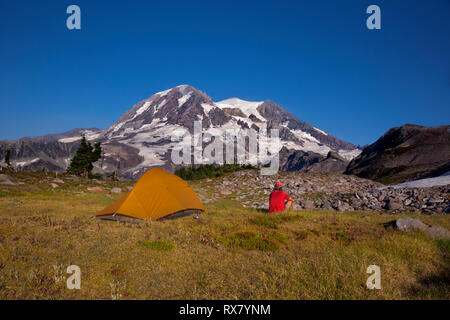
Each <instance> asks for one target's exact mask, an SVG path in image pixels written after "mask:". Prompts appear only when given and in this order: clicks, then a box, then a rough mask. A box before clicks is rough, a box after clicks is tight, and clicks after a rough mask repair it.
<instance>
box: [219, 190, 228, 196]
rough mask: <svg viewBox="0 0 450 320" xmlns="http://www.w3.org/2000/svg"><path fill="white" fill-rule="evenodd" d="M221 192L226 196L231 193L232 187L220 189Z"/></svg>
mask: <svg viewBox="0 0 450 320" xmlns="http://www.w3.org/2000/svg"><path fill="white" fill-rule="evenodd" d="M220 194H222V195H224V196H226V195H230V194H231V191H230V189H228V188H222V189H220Z"/></svg>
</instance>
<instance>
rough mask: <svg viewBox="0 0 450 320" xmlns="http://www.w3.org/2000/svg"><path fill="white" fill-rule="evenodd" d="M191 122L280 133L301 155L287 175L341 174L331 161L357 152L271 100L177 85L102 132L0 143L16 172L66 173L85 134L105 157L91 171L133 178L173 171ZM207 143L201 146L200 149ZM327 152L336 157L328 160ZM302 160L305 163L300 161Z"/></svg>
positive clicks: (214, 128)
mask: <svg viewBox="0 0 450 320" xmlns="http://www.w3.org/2000/svg"><path fill="white" fill-rule="evenodd" d="M195 121H200V122H201V124H202V129H203V130H204V131H208V132H211V133H214V134H219V135H221V136H222V137H225V132H226V131H227V130H233V131H236V132H238V131H242V130H248V129H250V128H252V129H254V130H257V131H259V130H260V129H262V130H270V129H278V130H279V137H280V141H279V143H278V144H277V146H279V149H281V148H282V147H285V148H288V149H289V150H291V151H289V152H291V153H292V152H297V151H298V152H299V153H298V154H295V155H294V157H293V159H291V160H290V162H289V163H287V164H285V163H283V162H281V165H282V167H286V168H288V170H302V169H303V166H302V164H304V165H306V166H309V165H312V164H314V163H316V162H320V164H318V165H316V166H314V168H312V169H311V170H315V171H320V170H322V169H323V170H331V171H340V168H339V170H338V169H337V167H339V166H336V165H335V164H334V163H333V162H335V161H334V160H333V159H335V160H338V159H340V157H342V158H345V161H348V160H349V159H351V158H352V157H354V156H356V155H358V154H359V153H360V150H359V149H357V148H356V147H355V146H353V145H352V144H350V143H348V142H345V141H342V140H340V139H338V138H335V137H333V136H332V135H330V134H328V133H326V132H324V131H322V130H320V129H318V128H316V127H313V126H312V125H310V124H308V123H307V122H303V121H301V120H299V119H297V118H296V117H295V116H294V115H292V114H291V113H289V112H288V111H286V110H285V109H283V108H282V107H280V106H279V105H277V104H276V103H274V102H272V101H270V100H266V101H264V102H250V101H244V100H240V99H237V98H231V99H227V100H223V101H220V102H214V101H212V99H211V98H210V97H208V96H207V95H206V94H205V93H204V92H202V91H200V90H197V89H195V88H193V87H191V86H188V85H181V86H178V87H175V88H172V89H169V90H165V91H162V92H158V93H156V94H154V95H152V96H151V97H150V98H148V99H145V100H142V101H140V102H138V103H137V104H135V105H134V106H133V107H132V108H131V109H130V110H128V111H126V112H125V113H124V114H123V115H122V116H121V117H120V118H119V120H118V121H117V122H116V123H114V124H113V125H111V126H110V127H109V128H107V129H105V130H99V129H75V130H72V131H70V132H67V133H64V134H59V135H47V136H43V137H37V138H23V139H20V140H17V141H0V157H1V158H3V156H4V152H5V150H6V149H7V148H10V149H11V162H12V164H13V166H14V167H15V168H17V169H22V170H47V171H56V172H61V171H65V170H66V168H67V166H68V165H69V162H70V159H71V158H72V157H73V155H74V154H75V152H76V149H77V148H78V145H79V142H80V139H81V136H82V135H85V136H86V138H87V140H89V141H91V142H97V141H100V142H101V143H102V148H103V155H102V158H101V159H100V160H99V161H97V162H96V163H95V164H94V166H95V168H94V172H99V173H111V172H113V171H115V172H116V176H118V177H124V178H130V179H137V178H138V177H139V176H140V175H141V174H142V173H143V172H145V171H146V170H147V169H149V168H151V167H162V168H164V169H166V170H169V171H173V170H174V169H175V168H176V165H175V164H174V163H173V162H172V161H171V157H170V156H171V151H172V149H173V148H174V146H175V145H176V144H177V143H178V141H172V139H171V135H172V133H173V132H175V131H186V130H187V131H188V132H190V133H191V134H192V133H193V131H194V122H195ZM208 143H210V142H205V141H203V143H202V145H203V147H205V146H206V145H207V144H208ZM246 149H247V148H246ZM330 151H331V152H333V154H338V155H339V156H340V157H332V158H330V157H327V154H328V153H329V152H330ZM302 156H304V157H305V159H300V158H301V157H302ZM287 158H288V157H287ZM316 158H317V161H316V160H315V159H316ZM325 159H327V160H326V161H325ZM260 160H261V159H260ZM305 170H306V169H305Z"/></svg>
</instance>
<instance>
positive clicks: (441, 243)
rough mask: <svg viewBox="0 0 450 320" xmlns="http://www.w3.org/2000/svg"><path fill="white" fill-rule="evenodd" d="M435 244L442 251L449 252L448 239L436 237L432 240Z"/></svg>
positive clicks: (449, 243) (449, 244) (449, 241)
mask: <svg viewBox="0 0 450 320" xmlns="http://www.w3.org/2000/svg"><path fill="white" fill-rule="evenodd" d="M434 243H435V244H436V246H437V247H438V248H439V249H440V250H441V251H443V252H446V253H450V240H448V239H437V240H435V241H434Z"/></svg>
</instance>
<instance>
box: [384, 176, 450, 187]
mask: <svg viewBox="0 0 450 320" xmlns="http://www.w3.org/2000/svg"><path fill="white" fill-rule="evenodd" d="M448 184H450V175H446V176H439V177H435V178H426V179H419V180H414V181H407V182H403V183H399V184H395V185H391V186H385V187H381V188H380V189H385V188H389V187H393V188H394V189H398V188H430V187H439V186H446V185H448Z"/></svg>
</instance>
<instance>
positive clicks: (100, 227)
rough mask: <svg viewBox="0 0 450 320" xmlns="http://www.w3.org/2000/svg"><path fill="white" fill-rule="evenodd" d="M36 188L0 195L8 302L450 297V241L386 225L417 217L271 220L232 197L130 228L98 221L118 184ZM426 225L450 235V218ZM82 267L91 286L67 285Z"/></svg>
mask: <svg viewBox="0 0 450 320" xmlns="http://www.w3.org/2000/svg"><path fill="white" fill-rule="evenodd" d="M20 179H22V180H23V181H26V179H31V178H30V177H26V176H25V177H24V178H20ZM36 179H38V178H36ZM22 180H21V181H22ZM30 181H31V182H30ZM33 181H34V180H32V179H31V180H29V181H28V182H29V183H30V184H29V185H28V184H27V185H24V186H22V187H21V188H20V189H19V188H17V187H3V186H2V187H1V189H0V195H1V196H0V298H1V299H113V298H114V299H117V298H120V299H415V298H419V299H437V298H440V299H449V297H450V282H449V265H450V264H449V249H448V248H449V244H448V242H446V241H443V240H440V241H433V240H431V239H428V238H427V237H426V236H425V235H423V234H420V233H413V234H404V233H400V232H398V231H393V230H385V229H384V228H383V227H382V226H380V223H382V222H386V221H389V220H391V219H394V218H397V217H399V216H412V215H398V216H395V217H393V216H381V215H379V214H376V213H370V212H348V213H335V212H327V211H298V212H292V213H289V214H282V215H277V216H267V215H265V214H264V213H261V212H258V211H256V210H250V209H244V208H242V207H241V206H239V204H237V203H235V202H232V201H226V200H223V201H219V202H216V203H213V204H208V205H207V206H206V209H207V210H206V212H205V213H204V214H202V216H201V218H200V219H194V217H193V216H187V217H183V218H180V219H176V220H166V221H150V222H147V223H144V224H129V223H118V222H110V221H100V220H95V219H92V215H93V214H94V213H95V212H96V211H98V210H100V209H102V208H103V207H104V206H105V205H107V204H108V203H111V202H112V201H114V200H115V199H116V198H118V197H119V196H120V195H114V196H113V195H110V194H109V193H108V192H107V190H109V189H110V187H111V186H109V185H107V186H104V189H105V191H104V192H99V193H89V192H83V193H80V192H81V191H83V190H85V188H86V187H85V184H86V183H89V184H90V183H91V182H86V181H81V182H80V183H73V184H70V183H67V184H65V185H64V186H63V187H61V188H58V189H57V190H52V189H51V188H47V187H46V186H44V185H41V186H39V187H38V186H36V183H35V182H33ZM108 184H111V183H108ZM115 184H118V183H115ZM119 184H120V183H119ZM121 184H122V185H121V186H122V187H124V186H125V185H127V183H121ZM128 184H129V183H128ZM420 218H421V219H422V220H423V221H424V222H426V223H429V224H437V225H441V226H444V227H446V228H450V221H449V218H448V216H445V215H435V216H423V215H420ZM72 264H75V265H78V266H79V267H80V268H81V271H82V277H81V289H80V290H69V289H67V288H66V286H65V280H64V277H66V276H67V274H66V273H65V269H66V268H67V266H69V265H72ZM372 264H376V265H379V266H380V267H381V285H382V289H381V290H368V289H367V288H366V280H367V278H368V276H369V275H368V274H367V273H366V269H367V267H368V266H369V265H372Z"/></svg>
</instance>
